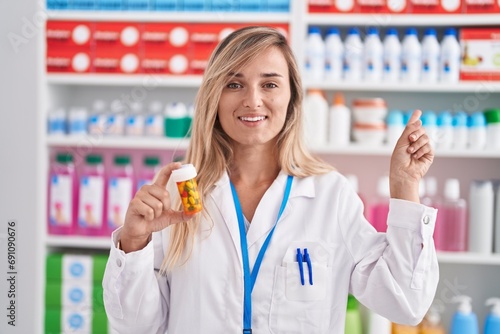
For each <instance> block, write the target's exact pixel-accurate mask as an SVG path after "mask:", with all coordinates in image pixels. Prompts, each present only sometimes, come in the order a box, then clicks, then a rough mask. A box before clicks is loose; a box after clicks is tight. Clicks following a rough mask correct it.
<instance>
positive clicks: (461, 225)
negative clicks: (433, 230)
mask: <svg viewBox="0 0 500 334" xmlns="http://www.w3.org/2000/svg"><path fill="white" fill-rule="evenodd" d="M438 210H439V211H438V216H439V215H440V216H441V217H440V218H439V223H440V225H441V228H440V229H439V241H438V244H439V245H440V250H443V251H452V252H465V251H467V238H468V237H467V202H466V201H465V200H464V199H463V198H460V182H459V181H458V180H457V179H448V180H446V183H445V188H444V199H443V201H442V202H441V203H440V205H439V206H438Z"/></svg>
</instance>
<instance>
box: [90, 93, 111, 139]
mask: <svg viewBox="0 0 500 334" xmlns="http://www.w3.org/2000/svg"><path fill="white" fill-rule="evenodd" d="M107 123H108V115H107V114H106V102H104V101H103V100H95V101H94V103H93V104H92V111H91V112H90V116H89V122H88V131H89V134H91V135H101V136H102V135H103V134H105V133H106V127H107Z"/></svg>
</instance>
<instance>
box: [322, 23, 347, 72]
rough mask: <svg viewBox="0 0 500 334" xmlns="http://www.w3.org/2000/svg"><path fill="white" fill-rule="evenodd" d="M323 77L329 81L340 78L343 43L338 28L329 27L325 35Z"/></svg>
mask: <svg viewBox="0 0 500 334" xmlns="http://www.w3.org/2000/svg"><path fill="white" fill-rule="evenodd" d="M325 57H326V58H325V62H326V63H325V79H326V80H328V81H331V82H336V81H340V80H341V79H342V68H343V57H344V44H343V43H342V40H341V38H340V34H339V29H338V28H334V27H332V28H329V29H328V30H327V32H326V37H325Z"/></svg>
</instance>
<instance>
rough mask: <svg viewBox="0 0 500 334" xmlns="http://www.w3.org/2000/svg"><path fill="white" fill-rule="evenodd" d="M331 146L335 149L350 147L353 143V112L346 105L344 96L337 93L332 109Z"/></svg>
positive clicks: (330, 120)
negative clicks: (351, 142)
mask: <svg viewBox="0 0 500 334" xmlns="http://www.w3.org/2000/svg"><path fill="white" fill-rule="evenodd" d="M329 122H330V132H329V138H330V144H331V145H332V146H334V147H341V146H347V145H349V142H350V141H351V111H350V110H349V108H348V107H347V106H346V105H345V101H344V95H343V94H342V93H336V94H335V95H334V98H333V104H332V106H331V107H330V119H329Z"/></svg>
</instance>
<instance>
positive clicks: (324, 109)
mask: <svg viewBox="0 0 500 334" xmlns="http://www.w3.org/2000/svg"><path fill="white" fill-rule="evenodd" d="M328 109H329V107H328V101H327V100H326V99H325V95H324V92H323V91H321V90H319V89H309V91H308V92H307V95H306V97H305V99H304V124H305V127H304V129H305V139H306V142H307V144H308V145H309V146H310V147H317V146H324V145H326V144H327V139H328V138H327V132H328V131H327V130H328Z"/></svg>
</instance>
